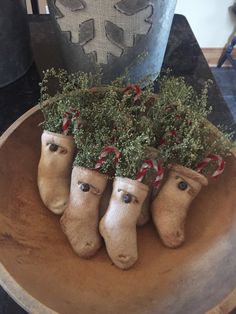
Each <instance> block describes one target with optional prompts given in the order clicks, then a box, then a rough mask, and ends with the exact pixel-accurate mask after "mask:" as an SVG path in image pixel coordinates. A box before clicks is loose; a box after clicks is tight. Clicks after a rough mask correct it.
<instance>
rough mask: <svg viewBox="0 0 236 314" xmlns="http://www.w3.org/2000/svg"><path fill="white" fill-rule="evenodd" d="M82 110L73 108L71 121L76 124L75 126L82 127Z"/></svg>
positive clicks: (76, 127)
mask: <svg viewBox="0 0 236 314" xmlns="http://www.w3.org/2000/svg"><path fill="white" fill-rule="evenodd" d="M79 117H80V112H79V111H78V110H75V109H72V118H71V121H72V123H73V124H74V128H75V129H78V128H79V127H80V124H81V123H80V120H79Z"/></svg>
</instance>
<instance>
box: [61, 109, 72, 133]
mask: <svg viewBox="0 0 236 314" xmlns="http://www.w3.org/2000/svg"><path fill="white" fill-rule="evenodd" d="M70 123H71V121H70V113H69V112H65V113H64V116H63V120H62V130H63V134H64V135H67V134H68V132H69V127H70Z"/></svg>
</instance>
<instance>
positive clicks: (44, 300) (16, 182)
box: [0, 106, 236, 314]
mask: <svg viewBox="0 0 236 314" xmlns="http://www.w3.org/2000/svg"><path fill="white" fill-rule="evenodd" d="M41 121H42V115H41V113H40V112H39V108H38V106H36V107H34V108H33V109H31V110H30V111H29V112H27V113H26V114H25V115H24V116H22V117H21V118H20V119H19V120H17V121H16V122H15V123H14V124H13V125H12V126H11V127H10V129H8V130H7V131H6V132H5V133H4V134H3V136H2V137H1V140H0V199H1V202H0V262H1V267H0V284H1V285H2V286H3V288H4V289H5V290H6V291H7V292H8V293H10V295H11V296H12V297H13V298H14V299H15V300H16V301H17V302H18V303H19V304H20V305H21V306H22V307H24V308H25V309H26V310H27V311H28V312H30V313H37V314H38V313H44V314H45V313H55V312H56V313H66V314H69V313H71V314H74V313H86V314H90V313H98V314H110V313H112V314H116V313H117V314H118V313H125V314H129V313H130V314H131V313H132V314H133V313H135V314H144V313H145V314H151V313H155V314H156V313H160V314H171V313H174V314H178V313H181V314H186V313H191V314H195V313H200V314H201V313H204V312H206V311H208V310H209V309H211V308H213V307H214V306H216V305H217V304H219V303H220V302H221V301H222V300H223V299H224V298H225V296H226V295H228V294H229V293H230V292H231V291H232V290H233V289H234V288H235V287H236V271H235V270H236V158H235V157H231V158H229V159H228V160H227V166H226V170H225V172H224V174H223V175H222V176H221V177H219V178H218V179H212V180H210V184H209V186H208V187H207V188H204V189H203V190H202V191H201V193H200V194H199V196H198V197H197V198H196V199H195V200H194V202H193V204H192V206H191V210H190V212H189V215H188V219H187V224H186V232H187V240H186V242H185V244H184V245H183V246H182V247H180V248H178V249H168V248H166V247H164V246H163V244H162V243H161V241H160V238H159V237H158V235H157V232H156V231H155V229H154V227H153V225H152V224H151V223H150V224H148V225H146V226H145V227H142V228H139V229H138V248H139V260H138V262H137V264H136V265H135V266H134V267H133V268H132V269H130V270H128V271H121V270H119V269H118V268H116V267H115V266H114V265H112V263H111V261H110V259H109V258H108V256H107V253H106V250H105V247H104V246H103V248H102V249H101V250H100V251H99V252H98V254H97V255H96V256H95V257H94V258H92V259H90V260H83V259H81V258H79V257H78V256H77V255H76V254H75V253H74V252H73V251H72V249H71V247H70V245H69V243H68V241H67V239H66V237H65V236H64V234H63V233H62V231H61V228H60V224H59V217H58V216H56V215H54V214H52V213H51V212H49V211H48V210H47V209H46V208H45V206H44V205H43V204H42V202H41V200H40V197H39V193H38V189H37V183H36V182H37V180H36V178H37V166H38V162H39V158H40V136H41V132H42V130H41V128H40V127H39V126H38V125H39V123H40V122H41Z"/></svg>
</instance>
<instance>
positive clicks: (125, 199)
mask: <svg viewBox="0 0 236 314" xmlns="http://www.w3.org/2000/svg"><path fill="white" fill-rule="evenodd" d="M122 200H123V202H124V203H126V204H129V203H131V202H132V195H130V194H128V193H127V194H123V195H122Z"/></svg>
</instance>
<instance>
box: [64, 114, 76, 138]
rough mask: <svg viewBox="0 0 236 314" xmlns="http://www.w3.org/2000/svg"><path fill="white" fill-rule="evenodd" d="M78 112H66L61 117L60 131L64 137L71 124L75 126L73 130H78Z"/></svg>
mask: <svg viewBox="0 0 236 314" xmlns="http://www.w3.org/2000/svg"><path fill="white" fill-rule="evenodd" d="M79 116H80V112H79V111H77V110H75V109H72V110H71V112H68V111H66V112H65V113H64V116H63V121H62V131H63V134H64V135H67V134H68V132H69V128H70V125H71V123H73V124H74V125H75V128H77V129H78V128H79V126H80V121H79Z"/></svg>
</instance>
